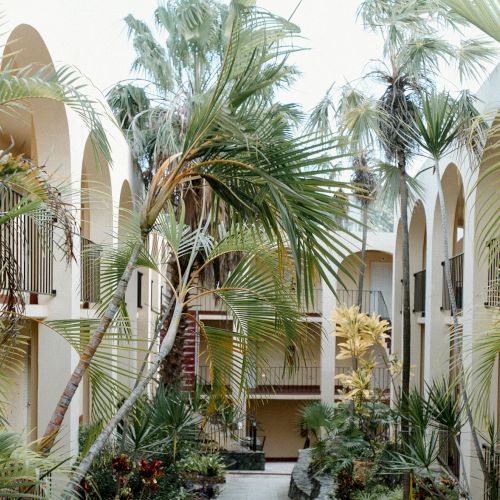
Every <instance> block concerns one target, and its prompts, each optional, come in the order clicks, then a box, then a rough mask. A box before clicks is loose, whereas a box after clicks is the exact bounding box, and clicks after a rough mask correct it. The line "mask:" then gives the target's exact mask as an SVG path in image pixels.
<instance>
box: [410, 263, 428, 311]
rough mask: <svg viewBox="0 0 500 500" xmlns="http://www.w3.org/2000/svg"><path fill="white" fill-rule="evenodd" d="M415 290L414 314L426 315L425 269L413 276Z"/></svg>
mask: <svg viewBox="0 0 500 500" xmlns="http://www.w3.org/2000/svg"><path fill="white" fill-rule="evenodd" d="M413 278H414V279H415V288H414V290H413V292H414V293H413V312H419V313H422V315H424V314H425V269H424V270H422V271H419V272H418V273H415V274H414V275H413Z"/></svg>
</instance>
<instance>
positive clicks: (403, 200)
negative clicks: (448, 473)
mask: <svg viewBox="0 0 500 500" xmlns="http://www.w3.org/2000/svg"><path fill="white" fill-rule="evenodd" d="M398 167H399V197H400V211H401V226H402V228H401V229H402V250H403V255H402V261H403V372H402V383H401V436H402V439H403V443H407V442H408V439H409V428H408V395H409V393H410V364H411V317H410V246H409V236H408V185H407V181H406V157H405V155H404V153H400V154H399V155H398ZM403 498H404V499H405V500H406V499H409V498H410V475H409V474H408V473H405V474H404V477H403Z"/></svg>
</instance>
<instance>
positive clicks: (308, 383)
mask: <svg viewBox="0 0 500 500" xmlns="http://www.w3.org/2000/svg"><path fill="white" fill-rule="evenodd" d="M250 385H253V389H252V392H253V393H254V394H273V393H275V394H319V392H320V387H319V367H318V366H301V367H299V368H295V369H293V370H292V371H289V369H288V368H283V366H267V367H263V368H258V369H257V372H256V376H255V380H253V381H251V382H250Z"/></svg>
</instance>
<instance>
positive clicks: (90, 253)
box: [80, 236, 102, 304]
mask: <svg viewBox="0 0 500 500" xmlns="http://www.w3.org/2000/svg"><path fill="white" fill-rule="evenodd" d="M101 254H102V247H101V246H100V245H96V244H95V243H94V242H93V241H90V240H89V239H88V238H85V237H84V236H80V299H81V301H82V302H87V303H91V304H93V303H96V302H99V300H100V295H101Z"/></svg>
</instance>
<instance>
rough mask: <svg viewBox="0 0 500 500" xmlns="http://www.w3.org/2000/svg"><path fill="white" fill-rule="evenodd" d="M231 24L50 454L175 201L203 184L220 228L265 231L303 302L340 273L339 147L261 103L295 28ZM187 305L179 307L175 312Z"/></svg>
mask: <svg viewBox="0 0 500 500" xmlns="http://www.w3.org/2000/svg"><path fill="white" fill-rule="evenodd" d="M228 19H230V30H229V35H228V43H227V46H226V50H225V54H224V57H223V62H222V65H221V67H220V68H219V70H218V72H217V78H214V81H213V84H212V86H210V88H209V89H208V90H207V91H205V92H204V93H202V94H199V95H196V96H195V97H194V98H193V99H192V100H191V101H190V102H189V113H188V121H187V123H186V132H185V134H184V136H183V139H182V143H181V144H180V148H179V150H178V151H176V152H174V153H172V154H170V156H169V157H168V158H167V159H166V160H165V161H164V162H163V163H162V164H161V165H160V166H159V167H158V168H157V170H156V171H155V173H154V175H153V176H152V178H151V182H150V185H149V189H148V192H147V194H146V198H145V200H144V202H143V204H142V207H141V210H140V214H139V215H140V221H139V226H140V235H139V237H138V239H137V241H135V242H134V243H133V245H130V247H129V252H128V259H127V263H126V265H125V266H124V271H123V274H122V275H121V277H120V279H119V281H118V283H117V286H116V289H115V291H114V293H113V295H112V297H111V299H110V301H109V302H108V303H107V304H105V312H104V314H103V315H102V317H101V319H100V322H99V325H98V327H97V329H96V330H95V331H94V333H93V334H92V336H91V338H90V341H89V344H88V346H87V347H86V349H85V351H84V352H83V354H82V355H81V357H80V361H79V363H78V365H77V367H76V368H75V370H74V372H73V374H72V376H71V378H70V380H69V381H68V384H67V386H66V388H65V389H64V391H63V394H62V395H61V397H60V399H59V401H58V404H57V407H56V409H55V411H54V414H53V416H52V418H51V420H50V422H49V424H48V426H47V429H46V431H45V444H44V446H43V449H44V450H46V451H48V450H50V448H51V447H52V445H53V443H54V440H55V437H56V435H57V432H58V430H59V428H60V426H61V423H62V421H63V419H64V416H65V414H66V411H67V408H68V406H69V404H70V402H71V400H72V398H73V396H74V394H75V392H76V390H77V388H78V386H79V384H80V382H81V380H82V377H83V375H84V373H85V371H86V369H87V367H88V366H89V364H90V363H91V362H92V359H93V356H94V354H95V352H96V350H97V349H98V347H99V345H100V343H101V341H102V339H103V337H104V335H105V333H106V331H107V330H108V328H109V325H110V323H111V322H112V320H113V318H114V317H115V315H116V313H117V311H118V309H119V307H120V305H121V304H122V303H123V300H124V296H125V291H126V289H127V286H128V283H129V280H130V277H131V274H132V272H133V269H134V268H135V266H136V263H137V259H138V257H139V255H140V254H141V252H142V251H143V249H144V245H145V243H146V241H147V238H148V235H149V233H150V232H151V231H152V228H153V227H154V225H155V223H156V221H157V218H158V216H159V215H160V214H161V213H162V212H163V211H164V210H165V207H166V206H167V204H168V203H169V202H171V200H172V195H173V194H174V193H175V192H182V191H183V190H185V189H186V188H187V187H189V186H191V185H192V183H193V182H197V181H198V180H199V179H201V180H202V181H204V182H206V183H207V185H208V186H210V189H211V195H210V196H212V197H213V199H215V200H216V203H215V205H214V207H215V208H214V209H213V210H212V217H213V218H214V219H215V220H217V217H218V216H219V213H220V209H221V205H220V203H221V202H223V203H224V204H225V210H227V212H228V214H229V220H231V221H233V225H232V227H236V226H235V224H236V223H237V222H238V221H246V223H254V222H258V223H259V224H261V225H262V228H263V230H264V233H265V235H266V237H268V238H269V239H271V240H272V241H275V242H276V244H277V245H278V250H279V251H280V253H281V254H282V255H285V253H287V252H290V254H291V256H292V258H293V265H294V267H295V274H296V276H298V277H299V280H298V282H297V284H298V286H297V295H298V296H301V295H302V294H303V293H305V294H306V295H309V296H312V291H313V281H314V277H315V275H316V273H319V275H320V276H321V277H322V278H323V279H324V280H325V282H326V283H327V284H329V285H331V284H330V278H329V277H328V273H332V274H333V275H335V274H336V273H335V270H334V263H335V261H336V260H337V259H338V255H339V252H342V251H343V248H344V245H343V243H342V242H341V240H340V234H335V233H326V232H325V230H324V228H325V227H328V228H336V227H337V223H336V222H335V220H336V219H335V217H336V215H338V214H339V213H340V212H341V210H340V208H339V206H337V205H336V204H335V203H339V202H338V201H337V202H336V201H335V200H334V199H332V196H330V189H333V188H336V187H340V186H341V185H342V183H341V182H338V181H333V180H329V179H327V178H325V169H323V168H322V165H323V164H325V163H327V162H329V161H330V160H331V159H332V156H331V154H328V153H327V151H329V150H331V148H332V147H334V146H335V140H333V141H328V142H327V141H318V140H317V139H316V138H315V137H312V136H308V135H304V136H299V137H294V136H293V134H292V129H291V127H290V124H289V122H288V120H285V119H283V115H282V114H281V113H274V112H273V108H271V109H270V108H269V107H268V106H265V105H264V104H263V103H262V100H261V99H260V98H258V97H259V96H261V95H262V94H261V93H262V92H263V91H265V90H266V89H271V88H272V87H273V86H274V85H275V84H276V82H277V81H280V80H281V76H282V68H283V64H284V60H285V59H286V56H287V54H289V52H290V50H293V48H290V47H289V36H290V33H291V32H294V31H296V28H295V27H294V26H293V25H290V23H289V22H287V21H286V20H283V19H281V18H279V17H276V16H273V15H271V14H270V13H268V12H266V11H262V10H260V9H257V8H247V7H242V6H241V5H239V4H238V3H233V4H231V7H230V13H229V14H228ZM217 200H219V202H217ZM339 232H342V229H341V228H339ZM173 292H174V293H175V290H173ZM179 304H180V305H179ZM182 305H184V301H183V300H181V301H180V302H178V303H177V305H176V306H175V308H174V312H175V311H177V308H178V307H181V306H182ZM177 326H178V324H174V323H172V322H171V324H170V326H169V331H172V327H175V328H174V329H173V331H174V333H175V334H176V333H177ZM167 336H168V333H167ZM165 338H167V337H165ZM173 339H175V335H174V336H173V337H172V341H173ZM164 342H165V340H164Z"/></svg>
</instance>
